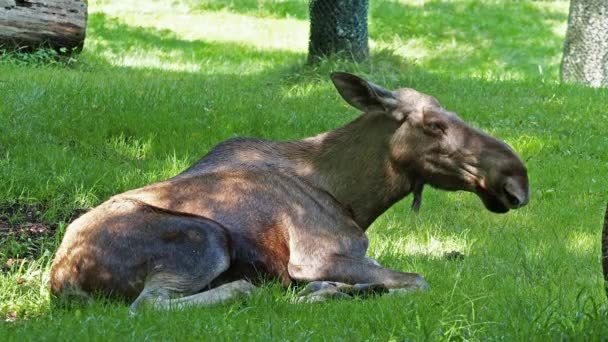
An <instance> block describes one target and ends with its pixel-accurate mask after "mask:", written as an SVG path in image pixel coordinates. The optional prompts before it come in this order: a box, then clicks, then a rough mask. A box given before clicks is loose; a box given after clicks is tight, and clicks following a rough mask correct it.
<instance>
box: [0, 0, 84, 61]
mask: <svg viewBox="0 0 608 342" xmlns="http://www.w3.org/2000/svg"><path fill="white" fill-rule="evenodd" d="M86 23H87V5H86V3H85V2H84V0H29V1H25V0H0V49H20V50H34V49H36V48H39V47H50V48H54V49H57V50H59V49H62V48H65V49H66V50H67V51H71V50H72V49H73V48H79V49H81V48H82V46H83V44H84V37H85V29H86Z"/></svg>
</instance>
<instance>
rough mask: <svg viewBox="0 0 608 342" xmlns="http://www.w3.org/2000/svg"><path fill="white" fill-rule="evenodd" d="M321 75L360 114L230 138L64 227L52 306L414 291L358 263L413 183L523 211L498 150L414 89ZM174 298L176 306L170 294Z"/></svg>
mask: <svg viewBox="0 0 608 342" xmlns="http://www.w3.org/2000/svg"><path fill="white" fill-rule="evenodd" d="M331 79H332V81H333V83H334V85H335V86H336V89H337V90H338V93H339V94H340V95H341V96H342V98H343V99H344V100H345V101H346V102H347V103H349V104H350V105H351V106H353V107H355V108H356V109H358V110H360V111H361V112H362V114H361V115H360V116H359V117H357V118H356V119H355V120H354V121H352V122H350V123H348V124H346V125H345V126H343V127H341V128H338V129H335V130H333V131H329V132H326V133H321V134H319V135H316V136H313V137H309V138H305V139H302V140H294V141H268V140H260V139H243V138H238V139H231V140H228V141H225V142H223V143H221V144H219V145H217V146H216V147H215V148H213V149H212V150H211V151H210V152H209V153H208V154H207V155H206V156H205V157H203V158H202V159H201V160H200V161H198V162H197V163H196V164H194V165H193V166H191V167H190V168H189V169H187V170H186V171H184V172H183V173H181V174H179V175H177V176H175V177H173V178H170V179H167V180H165V181H162V182H159V183H154V184H151V185H148V186H145V187H143V188H139V189H134V190H131V191H128V192H125V193H122V194H118V195H115V196H113V197H111V198H110V199H108V200H107V201H106V202H104V203H102V204H101V205H99V206H98V207H96V208H94V209H92V210H91V211H89V212H88V213H86V214H85V215H83V216H81V217H80V218H78V219H77V220H75V221H74V222H73V223H72V224H70V225H69V227H68V228H67V231H66V234H65V236H64V239H63V242H62V243H61V246H60V247H59V250H58V251H57V256H56V258H55V260H54V262H53V265H52V269H51V290H52V292H53V293H54V294H55V295H57V296H67V295H84V296H88V295H90V294H93V293H100V294H103V295H107V296H119V297H122V298H127V299H129V300H131V301H133V302H132V305H131V309H132V310H133V311H136V310H138V309H139V308H140V307H141V306H142V305H145V306H151V307H153V308H157V309H163V308H168V307H184V306H192V305H199V306H205V305H211V304H214V303H218V302H222V301H225V300H227V299H230V298H233V297H236V296H241V295H246V294H249V293H250V292H251V291H252V290H253V289H255V286H254V284H252V282H253V283H255V281H256V279H257V277H258V276H259V275H260V274H261V275H264V276H267V277H271V278H276V279H279V280H280V281H281V282H282V283H283V284H285V285H288V284H290V283H291V282H293V281H297V282H313V284H317V285H318V286H317V287H316V288H315V291H316V292H315V291H312V293H311V294H309V296H314V295H315V293H317V292H319V291H325V292H327V287H328V286H330V287H331V286H333V288H335V289H337V290H336V291H334V292H335V293H347V292H349V291H351V292H352V291H355V290H357V291H365V290H369V289H372V290H374V291H375V290H377V289H381V290H389V289H390V290H392V291H416V290H426V289H428V285H427V283H426V281H425V280H424V278H423V277H422V276H421V275H419V274H417V273H405V272H399V271H394V270H390V269H388V268H385V267H382V266H381V265H380V264H378V263H377V262H376V261H374V260H372V259H369V258H367V257H366V251H367V248H368V244H369V243H368V239H367V236H366V234H365V233H366V230H367V228H368V227H369V226H370V225H371V223H372V222H373V221H374V220H375V219H376V218H377V217H378V216H379V215H381V214H382V213H383V212H385V211H386V210H387V209H388V208H389V207H391V206H392V205H393V204H394V203H395V202H397V201H399V200H401V199H403V198H404V197H405V196H407V195H408V194H410V193H411V194H413V197H414V204H413V207H414V209H416V210H417V209H418V208H419V207H420V205H421V201H422V191H423V189H424V186H425V185H429V186H432V187H435V188H438V189H444V190H449V191H456V190H461V191H469V192H473V193H475V194H477V195H478V196H479V198H480V199H481V201H482V202H483V204H484V205H485V207H486V208H487V209H488V210H490V211H492V212H496V213H505V212H507V211H509V210H511V209H517V208H520V207H522V206H524V205H526V204H527V203H528V200H529V193H530V192H529V186H528V175H527V171H526V167H525V166H524V164H523V162H522V160H521V159H520V158H519V157H518V156H517V154H516V153H515V152H514V151H513V149H512V148H510V147H509V146H508V145H507V144H505V143H504V142H502V141H500V140H497V139H496V138H493V137H491V136H489V135H488V134H485V133H483V132H481V131H480V130H477V129H474V128H472V127H470V126H468V125H467V124H466V123H465V122H464V121H463V120H462V119H460V118H459V117H458V116H457V115H456V114H455V113H453V112H450V111H448V110H446V109H444V108H443V107H442V106H441V105H440V104H439V102H438V101H437V100H436V99H435V98H433V97H431V96H429V95H425V94H422V93H420V92H418V91H416V90H414V89H410V88H401V89H397V90H395V91H389V90H387V89H384V88H382V87H380V86H378V85H376V84H373V83H371V82H368V81H366V80H364V79H362V78H359V77H357V76H355V75H352V74H348V73H343V72H336V73H333V74H332V75H331ZM176 297H177V298H176Z"/></svg>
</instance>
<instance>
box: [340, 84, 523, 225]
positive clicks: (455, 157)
mask: <svg viewBox="0 0 608 342" xmlns="http://www.w3.org/2000/svg"><path fill="white" fill-rule="evenodd" d="M332 80H333V81H334V84H335V85H336V87H337V88H338V91H339V92H340V94H341V95H342V97H343V98H344V99H345V100H346V101H347V102H348V103H350V104H351V105H353V106H354V107H356V108H358V109H360V110H362V111H364V112H367V113H378V112H382V113H384V114H385V115H386V119H387V120H396V121H397V123H398V128H397V129H396V130H395V131H394V132H393V134H392V136H391V137H389V149H390V151H389V156H390V158H391V160H392V161H393V162H394V164H395V165H396V166H397V167H398V168H400V169H402V170H403V172H407V173H409V174H411V176H412V177H413V178H415V179H417V181H418V182H421V183H422V184H429V185H431V186H433V187H436V188H439V189H444V190H465V191H471V192H474V193H476V194H477V195H478V196H479V197H480V198H481V200H482V202H483V203H484V205H485V207H486V208H487V209H488V210H490V211H492V212H496V213H505V212H507V211H509V210H510V209H515V208H519V207H521V206H524V205H526V204H527V203H528V200H529V186H528V175H527V171H526V167H525V166H524V164H523V162H522V161H521V159H520V158H519V157H518V156H517V154H516V153H515V152H514V151H513V149H511V148H510V147H509V146H508V145H507V144H505V143H504V142H502V141H500V140H497V139H495V138H493V137H491V136H489V135H487V134H485V133H483V132H481V131H479V130H477V129H475V128H472V127H470V126H468V125H467V124H466V123H465V122H464V121H462V119H460V118H459V117H458V116H457V115H456V114H455V113H452V112H449V111H447V110H445V109H443V108H442V107H441V106H440V104H439V102H438V101H437V100H436V99H435V98H433V97H431V96H429V95H425V94H422V93H419V92H417V91H416V90H414V89H409V88H402V89H399V90H396V91H394V92H391V91H388V90H386V89H384V88H382V87H380V86H377V85H375V84H373V83H370V82H367V81H365V80H363V79H361V78H359V77H357V76H354V75H350V74H346V73H334V74H332Z"/></svg>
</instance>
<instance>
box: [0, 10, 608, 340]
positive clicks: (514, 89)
mask: <svg viewBox="0 0 608 342" xmlns="http://www.w3.org/2000/svg"><path fill="white" fill-rule="evenodd" d="M89 6H90V15H89V24H88V32H87V41H86V44H85V49H84V51H83V53H82V54H80V55H76V56H74V57H73V59H74V60H70V61H60V62H55V61H54V59H53V57H52V56H46V55H45V54H44V53H40V54H39V55H36V56H33V57H32V56H29V57H27V56H18V55H8V56H7V55H4V56H0V94H2V101H0V204H1V205H0V208H5V207H8V206H10V205H11V204H14V203H18V204H21V205H23V204H31V205H37V206H39V207H40V208H44V210H43V212H42V213H41V214H40V220H42V221H43V222H45V223H47V224H55V225H57V227H56V228H57V232H58V233H57V234H55V235H52V236H46V237H44V238H42V239H38V238H28V237H25V238H24V237H19V236H8V237H6V236H4V235H0V238H1V239H2V240H1V241H0V242H1V243H2V245H1V246H0V261H1V262H2V264H4V263H5V262H6V260H7V259H9V258H18V257H27V261H26V262H25V263H23V264H19V263H17V264H16V265H13V266H12V267H10V268H7V267H5V268H3V270H2V272H3V273H1V274H0V315H1V316H0V317H2V318H3V317H9V316H15V315H16V317H17V319H16V320H15V321H14V322H4V323H0V336H1V337H2V338H1V339H2V340H6V341H12V340H24V339H27V340H43V339H47V340H82V339H87V340H110V339H114V340H141V339H153V340H201V339H203V340H205V339H213V340H216V339H218V340H235V339H242V340H251V339H254V340H283V339H289V340H408V339H410V340H422V339H430V340H437V339H446V340H447V339H468V340H488V339H506V340H547V339H591V340H598V339H601V338H605V336H608V315H607V311H608V306H607V305H606V296H605V293H604V290H603V280H602V276H601V267H600V254H599V253H600V233H601V226H602V218H603V210H604V208H605V205H606V201H607V200H608V195H607V193H608V177H607V175H608V153H607V152H608V134H606V132H608V105H607V103H608V102H607V99H608V91H607V90H606V89H590V88H584V87H580V86H574V85H562V84H559V82H558V70H559V62H560V58H561V49H562V42H563V36H564V29H565V24H566V20H567V10H568V4H567V2H536V1H521V2H508V1H490V0H487V1H481V0H479V1H473V0H460V1H423V0H411V1H406V0H402V1H371V4H370V6H371V7H370V28H369V29H370V38H371V45H372V47H373V49H372V59H371V61H370V62H368V63H363V64H358V65H354V64H349V63H346V62H338V61H324V62H322V63H321V64H320V65H318V66H314V67H311V66H306V65H304V63H305V61H306V46H307V41H306V39H307V29H308V24H307V16H308V13H307V6H308V2H307V1H305V0H286V1H278V0H275V1H272V0H265V1H213V0H206V1H186V2H172V1H168V0H157V1H143V0H140V1H127V2H125V1H116V0H97V1H90V2H89ZM332 70H346V71H351V72H355V73H358V74H361V75H364V76H366V77H368V78H369V79H371V80H373V81H375V82H376V83H379V84H383V85H385V86H387V87H389V88H396V87H399V86H411V87H415V88H417V89H419V90H421V91H423V92H426V93H430V94H432V95H434V96H435V97H437V98H438V99H439V100H440V101H441V102H442V104H443V105H444V106H445V107H446V108H448V109H451V110H454V111H456V112H458V113H459V114H460V115H461V117H463V118H464V119H465V120H467V121H468V122H470V123H471V124H472V125H474V126H476V127H479V128H482V129H484V130H486V131H488V132H490V133H491V134H493V135H496V136H498V137H500V138H502V139H504V140H506V141H507V142H508V143H510V144H511V145H512V146H513V147H514V148H515V149H516V150H517V151H518V152H519V153H520V154H521V156H522V157H523V159H524V160H525V161H526V162H527V165H528V168H529V172H530V182H531V187H532V199H531V203H530V205H529V206H527V207H526V208H523V209H521V210H518V211H515V212H511V213H509V214H507V215H495V214H491V213H489V212H487V211H485V209H483V205H482V204H481V202H480V201H479V200H478V199H477V198H476V197H475V196H474V195H472V194H466V193H445V192H440V191H434V190H427V191H425V195H424V199H423V205H422V209H421V212H420V214H419V215H413V214H411V213H410V211H409V208H408V207H409V204H410V201H411V199H410V198H407V199H406V200H404V201H402V202H400V203H398V204H397V205H396V206H395V207H394V208H392V209H391V210H389V211H388V212H387V213H386V214H385V215H383V216H381V217H380V218H379V219H378V220H377V222H375V223H374V225H373V227H372V228H371V229H370V230H369V235H370V239H371V246H370V251H369V255H370V256H371V257H374V258H376V259H378V260H379V261H380V262H381V263H382V264H384V265H386V266H388V267H391V268H395V269H399V270H407V271H416V272H420V273H422V274H423V275H425V277H426V278H427V280H428V281H429V283H430V284H431V287H432V291H431V292H429V293H426V294H415V295H411V296H403V297H393V298H388V297H380V298H372V299H366V300H355V301H339V302H331V303H323V304H318V305H304V304H299V305H296V304H291V299H292V298H293V294H292V292H291V291H290V290H287V291H286V290H283V289H281V288H280V287H279V286H278V284H274V283H269V284H268V285H267V286H265V287H264V288H263V289H262V290H261V291H260V292H259V293H257V294H256V295H255V296H254V298H252V299H250V300H248V301H246V302H243V303H240V302H237V303H228V304H225V305H220V306H217V307H213V308H206V309H191V310H186V311H184V312H169V313H145V314H143V315H140V316H137V317H134V318H131V317H129V316H128V310H127V306H126V305H125V304H124V303H112V302H107V301H104V300H100V301H98V302H96V303H95V304H94V305H92V306H89V307H82V308H62V307H56V306H53V305H52V304H51V301H50V296H49V292H48V288H47V287H46V281H47V279H48V267H49V264H50V261H51V260H52V256H53V253H54V250H55V248H56V246H57V244H58V242H59V241H60V237H61V235H62V232H63V230H64V229H65V224H66V222H67V221H68V218H69V217H70V215H72V213H73V211H74V210H76V209H78V208H89V207H93V206H95V205H96V204H98V203H100V202H101V201H103V200H104V199H106V198H107V197H109V196H111V195H112V194H115V193H118V192H122V191H125V190H127V189H131V188H134V187H138V186H141V185H144V184H148V183H150V182H153V181H157V180H161V179H164V178H166V177H169V176H172V175H174V174H176V173H178V172H180V171H181V170H183V169H185V168H186V167H187V166H188V165H190V164H191V163H193V162H194V161H196V160H197V159H198V158H200V157H201V156H202V155H203V154H204V153H205V152H206V151H208V150H209V149H210V148H211V147H212V146H213V145H215V144H216V143H218V142H220V141H222V140H225V139H227V138H230V137H232V136H235V135H238V136H256V137H262V138H269V139H296V138H300V137H305V136H309V135H313V134H316V133H318V132H321V131H326V130H330V129H333V128H335V127H338V126H341V125H343V124H344V123H346V122H348V121H349V120H351V119H353V118H354V117H356V115H357V113H356V111H355V110H353V109H350V108H349V107H348V106H347V105H346V104H345V103H344V102H343V101H342V100H341V99H340V98H339V96H338V95H337V93H336V92H335V90H334V89H333V87H332V85H331V83H330V82H329V78H328V75H329V73H330V72H331V71H332ZM0 214H1V213H0ZM7 220H8V221H9V222H13V223H14V222H17V223H18V222H22V221H24V220H26V218H23V217H21V216H19V215H18V214H14V215H13V216H11V218H9V219H7ZM11 220H12V221H11ZM0 222H2V221H0ZM28 239H29V240H28ZM451 250H459V251H461V252H462V253H464V254H465V255H466V256H465V258H464V260H462V261H448V260H446V259H445V258H444V256H443V254H444V253H445V252H449V251H451Z"/></svg>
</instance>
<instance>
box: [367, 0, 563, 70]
mask: <svg viewBox="0 0 608 342" xmlns="http://www.w3.org/2000/svg"><path fill="white" fill-rule="evenodd" d="M370 17H371V22H370V28H369V29H370V37H371V39H373V40H375V41H379V42H386V43H392V42H394V41H395V40H397V41H401V42H402V43H401V44H402V45H405V47H403V49H404V50H406V51H404V53H405V54H406V55H412V57H416V55H417V54H418V55H421V56H420V59H421V64H422V65H423V66H430V67H432V68H433V69H436V68H437V67H438V66H441V68H444V69H445V70H448V71H449V70H453V71H454V72H456V73H466V74H472V73H474V72H482V73H483V72H498V73H500V72H501V71H513V72H516V73H518V74H521V75H522V76H525V77H528V78H529V77H532V78H537V77H538V76H539V69H538V66H539V65H540V66H542V67H543V68H548V69H549V70H548V71H545V72H547V73H548V74H549V76H550V77H551V78H552V79H557V78H556V76H557V70H558V68H559V61H558V60H556V59H559V56H561V50H562V47H563V37H561V36H560V35H558V34H557V33H556V32H555V31H554V28H555V26H556V25H559V24H561V23H565V21H566V20H567V14H564V13H561V12H557V11H555V10H552V9H550V8H539V6H538V5H537V4H533V3H528V2H489V1H488V2H482V1H470V2H468V1H461V2H447V1H430V2H427V3H425V4H424V5H422V6H414V5H406V4H402V3H399V2H396V1H381V2H380V1H372V2H371V16H370ZM411 40H419V41H420V43H418V44H414V45H413V46H412V45H408V44H409V43H410V42H411ZM410 49H414V50H416V49H421V50H422V51H421V52H419V53H416V52H413V51H409V50H410Z"/></svg>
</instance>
